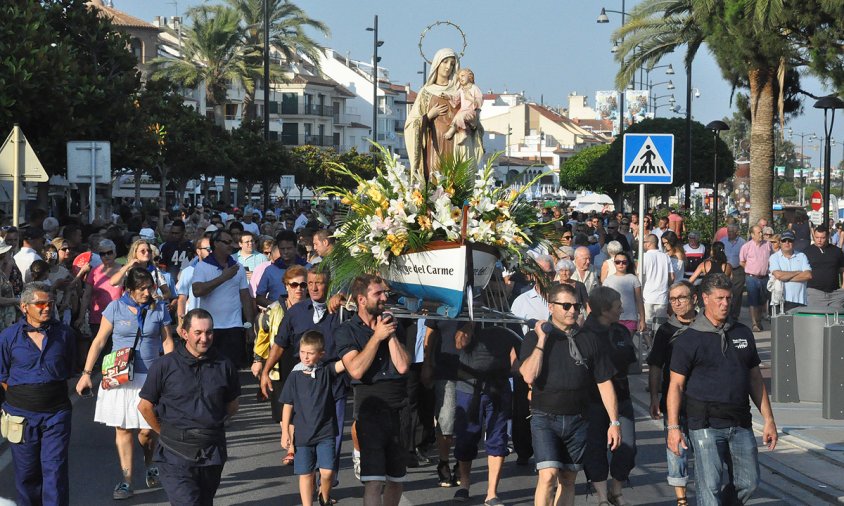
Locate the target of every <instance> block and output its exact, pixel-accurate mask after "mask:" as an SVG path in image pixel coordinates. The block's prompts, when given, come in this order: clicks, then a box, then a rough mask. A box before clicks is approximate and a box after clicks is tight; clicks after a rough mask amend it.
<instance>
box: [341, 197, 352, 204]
mask: <svg viewBox="0 0 844 506" xmlns="http://www.w3.org/2000/svg"><path fill="white" fill-rule="evenodd" d="M340 203H341V204H343V205H345V206H347V205H349V204H351V203H352V200H351V199H350V198H349V197H343V198H342V199H340Z"/></svg>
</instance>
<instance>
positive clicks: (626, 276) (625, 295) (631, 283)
mask: <svg viewBox="0 0 844 506" xmlns="http://www.w3.org/2000/svg"><path fill="white" fill-rule="evenodd" d="M613 263H614V264H615V265H614V267H615V273H614V274H612V275H610V276H607V279H606V281H604V282H603V286H607V287H609V288H612V289H613V290H615V291H616V292H618V293H619V294H620V295H621V317H619V320H618V323H620V324H622V325H624V326H625V327H627V330H629V331H630V333H631V334H632V333H634V332H636V331H639V332H642V331H644V330H645V300H644V299H643V298H642V284H641V283H640V282H639V278H638V277H636V275H635V274H633V273H632V271H633V268H632V265H633V260H632V259H631V258H630V255H628V254H627V253H625V252H623V251H621V252H619V253H616V254H615V256H613Z"/></svg>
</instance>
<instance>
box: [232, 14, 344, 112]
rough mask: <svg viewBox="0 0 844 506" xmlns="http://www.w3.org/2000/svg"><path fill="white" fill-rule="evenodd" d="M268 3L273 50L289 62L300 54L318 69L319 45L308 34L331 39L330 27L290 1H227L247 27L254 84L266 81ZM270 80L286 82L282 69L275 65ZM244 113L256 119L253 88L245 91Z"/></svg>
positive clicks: (246, 34)
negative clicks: (265, 23)
mask: <svg viewBox="0 0 844 506" xmlns="http://www.w3.org/2000/svg"><path fill="white" fill-rule="evenodd" d="M265 1H269V2H270V5H269V11H270V16H269V18H270V46H271V47H273V48H275V49H277V50H278V51H280V52H281V53H282V54H283V55H284V57H285V58H286V60H287V61H288V62H290V61H296V60H297V59H298V56H297V53H301V54H304V55H306V56H307V57H308V59H310V60H311V61H312V62H314V63H315V64H316V65H317V66H318V65H319V49H320V45H319V44H317V43H316V42H315V41H314V40H313V39H312V38H311V36H310V35H308V33H307V32H308V31H309V30H312V31H315V32H317V33H319V34H321V35H324V36H328V35H330V33H331V32H330V30H329V29H328V26H327V25H325V24H324V23H322V22H321V21H317V20H315V19H313V18H311V17H309V16H308V15H307V14H306V13H305V11H303V10H302V9H301V8H299V7H297V6H296V5H295V4H294V3H292V2H290V1H288V0H225V2H226V4H227V5H229V6H230V7H231V8H232V9H234V10H236V11H237V12H238V13H239V14H240V17H241V20H242V26H243V27H244V45H245V46H246V47H247V48H248V55H249V56H248V59H249V66H250V68H253V69H256V71H257V72H256V74H255V75H254V76H253V80H255V81H259V80H260V81H263V59H262V58H263V52H264V2H265ZM270 80H271V81H273V82H282V81H284V74H283V73H282V71H281V68H280V67H279V66H278V65H276V64H273V63H272V62H271V63H270ZM243 109H244V113H243V117H244V119H245V120H254V119H255V89H254V88H252V89H251V90H246V93H245V94H244V97H243Z"/></svg>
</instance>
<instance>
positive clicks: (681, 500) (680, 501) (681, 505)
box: [677, 497, 689, 506]
mask: <svg viewBox="0 0 844 506" xmlns="http://www.w3.org/2000/svg"><path fill="white" fill-rule="evenodd" d="M677 506H689V501H687V500H686V498H685V497H678V498H677Z"/></svg>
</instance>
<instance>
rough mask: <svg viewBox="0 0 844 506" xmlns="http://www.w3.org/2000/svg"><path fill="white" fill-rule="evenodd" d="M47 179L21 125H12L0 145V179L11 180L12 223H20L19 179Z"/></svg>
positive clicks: (39, 180)
mask: <svg viewBox="0 0 844 506" xmlns="http://www.w3.org/2000/svg"><path fill="white" fill-rule="evenodd" d="M49 179H50V178H49V177H48V176H47V173H46V172H45V171H44V166H43V165H41V162H40V161H39V160H38V157H37V156H35V151H33V150H32V146H31V145H30V144H29V141H27V140H26V137H25V136H24V135H23V131H21V127H19V126H18V125H15V126H14V127H12V131H11V132H10V133H9V136H8V137H6V140H5V141H4V142H3V146H2V147H0V180H3V181H12V186H13V189H12V223H13V224H14V225H15V226H18V225H19V224H20V201H21V198H20V183H21V181H25V182H29V181H33V182H39V183H43V182H46V181H49Z"/></svg>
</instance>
